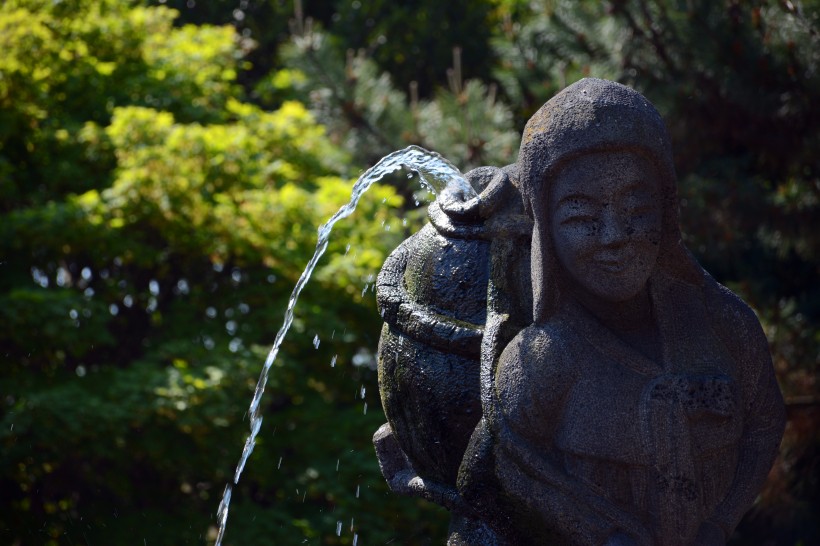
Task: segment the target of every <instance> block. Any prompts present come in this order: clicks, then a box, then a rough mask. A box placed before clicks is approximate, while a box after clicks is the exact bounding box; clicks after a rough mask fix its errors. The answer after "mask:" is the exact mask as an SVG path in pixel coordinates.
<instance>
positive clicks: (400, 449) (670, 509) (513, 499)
mask: <svg viewBox="0 0 820 546" xmlns="http://www.w3.org/2000/svg"><path fill="white" fill-rule="evenodd" d="M467 178H468V179H469V180H470V182H471V183H472V184H473V185H474V186H475V187H476V189H477V190H478V191H480V195H479V199H478V200H476V202H474V203H472V204H471V206H470V207H461V208H458V207H452V206H451V209H452V210H447V206H445V205H440V206H439V205H437V204H436V203H434V204H433V205H432V206H431V207H430V219H431V222H430V224H429V225H428V226H426V227H425V228H424V229H422V230H421V231H420V232H419V233H417V234H416V235H414V236H413V237H411V238H410V239H408V240H407V241H405V242H404V243H403V244H402V245H401V246H400V247H399V248H398V249H397V250H396V251H395V252H394V253H393V255H391V257H390V258H389V259H388V261H387V262H386V263H385V266H384V268H383V270H382V273H381V274H380V277H379V281H378V287H377V294H378V301H379V305H380V308H381V310H382V313H383V317H384V320H385V327H384V330H383V333H382V340H381V343H380V347H379V381H380V391H381V396H382V402H383V405H384V408H385V412H386V414H387V417H388V421H389V422H388V424H385V425H384V426H383V427H382V428H381V429H379V431H378V432H377V433H376V436H375V437H374V443H375V446H376V451H377V455H378V456H379V460H380V464H381V466H382V472H383V474H384V475H385V477H386V478H387V480H388V482H389V484H390V486H391V488H392V489H393V490H394V491H396V492H398V493H403V494H409V495H417V496H421V497H424V498H427V499H428V500H431V501H433V502H437V503H439V504H441V505H442V506H445V507H447V508H448V509H450V510H451V511H452V513H453V518H452V521H451V526H450V534H449V538H448V544H450V545H492V544H498V545H503V544H509V545H518V544H556V545H558V544H572V545H576V544H577V545H596V546H600V545H607V546H615V545H658V546H684V545H722V544H725V543H726V540H727V539H728V537H729V536H730V535H731V533H732V532H733V530H734V528H735V527H736V525H737V524H738V522H739V520H740V518H741V517H742V516H743V514H744V513H745V511H746V510H747V509H748V508H749V507H750V506H751V504H752V502H753V501H754V499H755V497H756V496H757V494H758V492H759V489H760V487H761V486H762V484H763V481H764V479H765V477H766V475H767V473H768V471H769V469H770V467H771V464H772V462H773V460H774V457H775V455H776V452H777V447H778V445H779V442H780V438H781V435H782V433H783V427H784V420H785V417H784V406H783V400H782V397H781V395H780V392H779V389H778V386H777V383H776V381H775V377H774V371H773V367H772V363H771V357H770V355H769V351H768V344H767V342H766V338H765V337H764V335H763V332H762V330H761V328H760V325H759V323H758V321H757V319H756V317H755V315H754V314H753V313H752V311H751V310H750V309H749V308H748V307H747V306H746V305H745V304H744V303H743V302H742V301H741V300H740V299H739V298H738V297H737V296H735V295H734V294H733V293H731V292H730V291H729V290H728V289H726V288H725V287H723V286H721V285H720V284H718V283H717V282H716V281H715V280H714V279H713V278H712V277H710V276H709V274H708V273H707V272H706V271H704V270H703V269H702V268H701V267H700V265H699V264H698V263H697V262H696V261H695V260H694V259H693V257H692V256H691V255H690V254H689V252H688V251H687V250H686V248H685V247H684V245H683V243H682V242H681V236H680V232H679V228H678V219H677V196H676V189H675V185H676V182H675V173H674V168H673V163H672V153H671V148H670V142H669V137H668V135H667V132H666V129H665V127H664V124H663V121H662V120H661V118H660V115H659V114H658V113H657V111H656V110H655V108H654V107H653V106H652V105H651V104H650V103H649V102H648V101H647V99H645V98H644V97H643V96H642V95H640V94H639V93H637V92H635V91H634V90H632V89H630V88H628V87H625V86H623V85H620V84H617V83H613V82H609V81H604V80H597V79H584V80H581V81H579V82H577V83H575V84H574V85H572V86H570V87H568V88H567V89H565V90H564V91H562V92H560V93H559V94H558V95H556V96H555V97H554V98H552V99H551V100H550V101H549V102H547V103H546V104H545V105H544V106H543V107H542V108H541V109H540V110H539V111H538V112H537V113H536V114H535V115H534V116H533V117H532V119H530V121H529V122H528V123H527V126H526V128H525V130H524V135H523V138H522V142H521V151H520V154H519V159H518V163H517V164H516V165H511V166H509V167H505V168H504V169H494V168H489V167H483V168H481V169H477V170H476V171H473V172H471V173H468V174H467Z"/></svg>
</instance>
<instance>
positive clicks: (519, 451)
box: [487, 329, 652, 545]
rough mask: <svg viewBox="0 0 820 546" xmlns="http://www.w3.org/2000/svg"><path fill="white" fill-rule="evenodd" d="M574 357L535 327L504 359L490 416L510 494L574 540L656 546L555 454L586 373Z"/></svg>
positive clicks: (499, 468)
mask: <svg viewBox="0 0 820 546" xmlns="http://www.w3.org/2000/svg"><path fill="white" fill-rule="evenodd" d="M566 356H567V351H566V350H565V348H564V347H563V346H562V343H561V342H560V339H554V338H551V336H550V335H549V333H547V332H544V331H543V330H542V331H538V330H533V329H528V330H525V331H524V332H522V334H521V335H519V336H518V337H517V338H516V339H515V340H513V342H511V343H510V344H509V346H508V347H507V348H506V349H505V351H504V353H503V354H502V356H501V359H500V362H499V371H498V374H497V377H496V399H497V400H498V402H497V408H496V409H495V412H494V415H488V416H487V419H488V421H489V423H490V426H491V428H492V429H493V434H494V437H495V438H494V439H495V444H496V445H495V449H494V457H495V463H494V466H495V468H496V475H497V479H498V483H499V484H500V487H501V489H502V492H503V494H504V495H505V496H507V497H509V498H512V499H515V504H516V505H518V506H519V507H521V508H522V509H523V510H525V511H527V512H530V513H532V514H534V515H535V516H536V517H537V518H538V519H540V520H541V521H542V522H543V523H544V524H545V526H546V528H548V529H549V530H550V531H552V532H554V533H556V534H557V535H558V536H559V537H562V538H563V539H564V540H569V541H570V542H571V543H578V544H596V545H604V544H634V545H637V544H651V542H652V539H651V535H650V534H649V532H648V531H647V529H646V528H645V526H644V525H643V524H642V523H641V522H639V521H638V520H637V518H635V517H633V516H631V515H629V514H627V513H626V512H624V511H623V510H621V509H619V508H618V507H616V506H615V505H614V504H612V503H611V502H609V501H608V500H606V499H605V498H603V497H602V496H600V495H598V494H596V493H595V492H593V491H591V490H590V489H589V488H588V487H587V486H585V485H584V484H582V483H581V482H580V481H578V480H577V479H575V478H573V477H571V476H570V475H569V474H568V473H566V472H565V470H564V469H563V467H562V465H561V463H560V460H559V459H560V457H558V458H556V456H555V454H556V451H555V447H554V444H553V438H554V435H555V431H556V430H557V427H558V426H559V423H560V419H561V415H562V413H563V405H564V403H565V399H566V396H567V394H568V392H569V390H570V388H571V387H572V385H573V384H574V382H575V381H576V379H577V376H576V374H577V373H579V372H578V369H577V367H576V366H572V365H571V363H570V362H569V359H568V358H566ZM630 541H631V542H630Z"/></svg>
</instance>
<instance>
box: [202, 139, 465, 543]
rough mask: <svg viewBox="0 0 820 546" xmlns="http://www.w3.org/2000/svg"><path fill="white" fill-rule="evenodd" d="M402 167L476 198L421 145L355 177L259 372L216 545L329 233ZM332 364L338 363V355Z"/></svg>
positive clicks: (443, 194) (428, 184) (435, 189)
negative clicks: (271, 379) (274, 370)
mask: <svg viewBox="0 0 820 546" xmlns="http://www.w3.org/2000/svg"><path fill="white" fill-rule="evenodd" d="M402 168H405V169H408V170H410V171H413V172H416V173H418V175H419V181H420V182H421V184H422V186H424V187H425V188H426V189H428V190H429V191H431V192H432V193H433V194H435V195H436V196H437V199H444V200H446V201H460V202H465V201H468V200H470V199H473V198H475V197H476V193H475V190H473V188H472V186H470V183H469V182H468V181H467V179H466V178H464V175H462V174H461V172H460V171H459V170H458V169H457V168H456V167H455V165H453V164H452V163H450V162H449V161H448V160H447V159H445V158H444V157H442V156H441V155H439V154H437V153H435V152H430V151H428V150H425V149H424V148H422V147H420V146H408V147H407V148H405V149H403V150H398V151H395V152H393V153H391V154H389V155H386V156H385V157H383V158H382V159H381V160H379V162H378V163H376V164H375V165H373V166H372V167H371V168H370V169H368V170H367V171H366V172H365V173H364V174H363V175H362V176H360V177H359V179H358V180H356V183H355V184H353V190H352V192H351V196H350V201H349V202H348V203H347V204H346V205H344V206H343V207H342V208H340V209H339V210H338V211H337V212H336V214H334V215H333V216H332V217H331V218H330V219H329V220H328V221H327V222H326V223H324V224H323V225H322V226H320V227H319V234H318V235H319V236H318V241H317V243H316V250H315V251H314V253H313V257H312V258H311V259H310V261H309V262H308V264H307V266H306V267H305V270H304V271H303V272H302V275H301V276H300V277H299V280H298V281H297V282H296V286H294V288H293V292H291V295H290V299H289V300H288V306H287V308H286V309H285V317H284V321H283V323H282V327H281V328H279V332H277V334H276V338H275V339H274V342H273V347H271V350H270V352H269V353H268V356H267V358H266V359H265V364H264V366H263V367H262V372H261V373H260V375H259V381H258V383H257V384H256V390H255V391H254V393H253V399H252V400H251V405H250V407H249V408H248V415H249V416H250V429H251V432H250V434H249V435H248V438H247V440H246V441H245V447H244V448H243V449H242V456H241V457H240V459H239V463H238V464H237V465H236V471H235V472H234V476H233V482H232V483H229V484H228V485H227V486H226V487H225V493H224V494H223V495H222V501H221V502H220V503H219V508H218V509H217V515H216V519H217V522H218V523H219V531H218V533H217V537H216V546H221V544H222V538H223V537H224V535H225V529H226V527H227V523H228V510H229V508H230V503H231V493H232V491H233V486H234V485H236V484H237V483H239V477H240V476H241V475H242V471H243V470H244V468H245V463H247V462H248V457H250V455H251V453H252V452H253V448H254V446H255V445H256V436H257V435H258V434H259V430H260V428H261V427H262V415H261V412H260V405H259V404H260V402H261V400H262V394H263V393H264V392H265V386H266V385H267V383H268V373H269V372H270V369H271V366H272V365H273V362H274V361H275V360H276V356H277V355H278V354H279V348H280V347H281V345H282V342H283V341H284V339H285V335H286V334H287V333H288V330H289V329H290V326H291V324H292V323H293V309H294V307H296V302H297V301H298V299H299V295H300V294H301V293H302V289H303V288H304V287H305V285H306V284H307V282H308V280H309V279H310V276H311V275H312V274H313V270H314V269H315V268H316V264H318V263H319V259H320V258H321V257H322V255H323V254H324V253H325V251H326V250H327V245H328V241H329V239H330V232H331V230H332V229H333V226H334V225H335V224H336V222H338V221H339V220H341V219H342V218H347V217H348V216H350V215H351V214H352V213H353V211H355V210H356V205H358V203H359V199H361V197H362V195H364V193H365V192H366V191H367V190H368V189H370V186H372V185H373V184H374V183H376V182H378V181H379V180H381V179H382V178H384V177H385V176H387V175H388V174H391V173H394V172H396V171H398V170H400V169H402ZM349 249H350V245H348V250H349ZM317 340H318V336H317ZM317 345H318V343H317ZM333 363H335V357H334V362H333ZM333 363H332V364H331V366H332V365H333ZM364 411H365V413H366V412H367V404H365V406H364ZM280 464H281V460H280ZM340 523H341V522H340Z"/></svg>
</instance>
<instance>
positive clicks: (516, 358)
mask: <svg viewBox="0 0 820 546" xmlns="http://www.w3.org/2000/svg"><path fill="white" fill-rule="evenodd" d="M565 346H566V338H565V331H564V328H563V327H561V325H560V324H552V323H546V324H533V325H531V326H529V327H527V328H525V329H523V330H522V331H521V332H519V333H518V335H516V336H515V338H513V340H512V341H511V342H510V343H509V344H508V345H507V347H506V348H505V349H504V352H503V353H502V354H501V358H500V359H499V362H498V367H497V369H496V374H495V395H496V397H497V400H498V402H499V406H500V407H501V408H502V411H503V413H504V414H505V415H506V416H507V417H508V418H509V420H510V422H511V423H515V424H517V425H518V426H517V427H516V428H521V429H522V430H527V429H530V428H532V427H534V428H533V430H538V429H543V428H544V426H543V425H544V423H543V420H544V419H547V418H549V416H550V415H554V414H555V413H556V412H555V408H556V406H557V405H560V403H561V401H562V400H563V398H564V394H565V393H566V391H567V389H568V388H569V387H570V386H571V385H572V383H573V382H574V381H575V379H576V377H575V375H576V370H575V369H573V368H572V366H570V365H569V359H568V358H567V351H565V350H564V347H565ZM539 422H541V424H540V425H539Z"/></svg>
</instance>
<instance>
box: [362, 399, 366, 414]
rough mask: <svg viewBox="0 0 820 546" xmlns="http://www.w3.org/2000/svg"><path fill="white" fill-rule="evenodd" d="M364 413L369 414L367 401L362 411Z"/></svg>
mask: <svg viewBox="0 0 820 546" xmlns="http://www.w3.org/2000/svg"><path fill="white" fill-rule="evenodd" d="M362 413H363V414H364V415H367V402H365V403H364V410H363V411H362Z"/></svg>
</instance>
